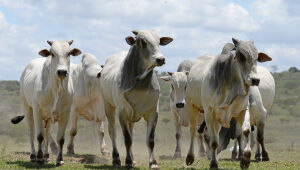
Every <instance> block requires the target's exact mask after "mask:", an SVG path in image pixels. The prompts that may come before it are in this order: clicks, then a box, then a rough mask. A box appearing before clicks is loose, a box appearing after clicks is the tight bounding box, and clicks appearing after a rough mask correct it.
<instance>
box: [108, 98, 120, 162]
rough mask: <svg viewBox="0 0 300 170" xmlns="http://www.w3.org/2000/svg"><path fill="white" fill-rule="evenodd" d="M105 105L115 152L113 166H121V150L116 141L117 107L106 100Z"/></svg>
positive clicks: (113, 153)
mask: <svg viewBox="0 0 300 170" xmlns="http://www.w3.org/2000/svg"><path fill="white" fill-rule="evenodd" d="M104 106H105V114H106V117H107V120H108V133H109V136H110V139H111V142H112V147H113V152H112V158H113V162H112V164H113V166H121V161H120V156H119V151H118V148H117V143H116V129H115V108H113V107H112V106H111V105H110V104H108V103H107V102H104Z"/></svg>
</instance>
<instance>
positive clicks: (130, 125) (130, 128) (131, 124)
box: [128, 122, 136, 166]
mask: <svg viewBox="0 0 300 170" xmlns="http://www.w3.org/2000/svg"><path fill="white" fill-rule="evenodd" d="M128 126H129V131H130V134H131V139H132V141H133V139H134V130H133V126H134V123H132V122H128ZM130 153H131V158H132V162H133V166H135V165H136V162H135V160H134V157H133V154H132V147H131V149H130Z"/></svg>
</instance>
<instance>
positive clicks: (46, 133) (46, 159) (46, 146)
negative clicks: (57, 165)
mask: <svg viewBox="0 0 300 170" xmlns="http://www.w3.org/2000/svg"><path fill="white" fill-rule="evenodd" d="M50 129H51V122H50V121H49V122H47V123H46V128H45V140H44V161H45V162H47V161H48V159H49V152H48V145H49V139H50Z"/></svg>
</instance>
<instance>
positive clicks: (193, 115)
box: [185, 103, 198, 165]
mask: <svg viewBox="0 0 300 170" xmlns="http://www.w3.org/2000/svg"><path fill="white" fill-rule="evenodd" d="M187 110H188V112H189V121H190V148H189V152H188V154H187V156H186V159H185V163H186V165H192V164H193V163H194V160H195V154H194V139H195V136H196V130H197V116H198V110H197V109H196V108H195V107H194V106H192V105H191V104H190V103H187Z"/></svg>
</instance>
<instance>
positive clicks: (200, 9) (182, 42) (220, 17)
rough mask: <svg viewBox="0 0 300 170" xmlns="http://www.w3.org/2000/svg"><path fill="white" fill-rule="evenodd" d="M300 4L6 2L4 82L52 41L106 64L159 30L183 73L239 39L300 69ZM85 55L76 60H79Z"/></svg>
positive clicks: (279, 0)
mask: <svg viewBox="0 0 300 170" xmlns="http://www.w3.org/2000/svg"><path fill="white" fill-rule="evenodd" d="M299 28H300V1H297V0H252V1H251V0H242V1H241V0H230V1H226V0H184V1H182V0H164V1H161V0H151V1H150V0H149V1H148V0H139V1H136V0H126V1H125V0H124V1H122V0H110V1H106V0H93V1H92V0H86V1H75V2H74V1H73V2H72V3H71V2H70V1H62V0H51V1H46V0H40V1H36V0H14V1H12V0H1V1H0V64H1V67H0V80H18V79H19V77H20V75H21V72H22V70H23V69H24V67H25V66H26V64H27V63H28V62H29V61H30V60H32V59H34V58H37V57H40V56H38V52H39V50H41V49H44V48H49V45H48V44H47V43H46V40H70V39H73V40H74V43H73V44H72V47H76V48H79V49H81V51H82V52H83V53H92V54H94V55H95V56H97V58H98V59H99V62H100V63H101V64H102V63H104V62H105V60H106V58H107V57H108V56H110V55H112V54H114V53H117V52H119V51H121V50H128V49H129V46H128V45H127V44H126V42H125V40H124V38H125V37H126V36H129V35H132V33H131V31H132V30H139V29H153V30H155V31H156V32H157V33H158V34H159V35H160V36H171V37H173V38H174V41H173V42H172V43H171V44H169V45H168V46H164V47H161V51H162V53H163V54H164V55H165V57H166V64H165V65H164V66H163V67H160V68H158V70H159V71H175V70H176V68H177V66H178V64H179V63H180V62H181V61H182V60H184V59H191V60H193V59H195V58H197V57H200V56H201V55H204V54H219V53H220V52H221V49H222V47H223V45H224V44H225V43H227V42H231V38H232V37H235V38H238V39H241V40H254V43H255V45H256V47H257V48H258V50H259V51H261V52H265V53H267V54H268V55H269V56H271V57H272V58H273V61H271V62H269V63H263V64H262V65H263V66H266V67H268V68H270V67H271V66H272V65H277V66H278V67H279V69H280V70H287V69H288V68H289V67H291V66H296V67H298V68H300V39H299V38H300V31H299ZM80 59H81V56H78V57H76V58H75V57H72V62H74V63H78V62H79V61H80Z"/></svg>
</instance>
